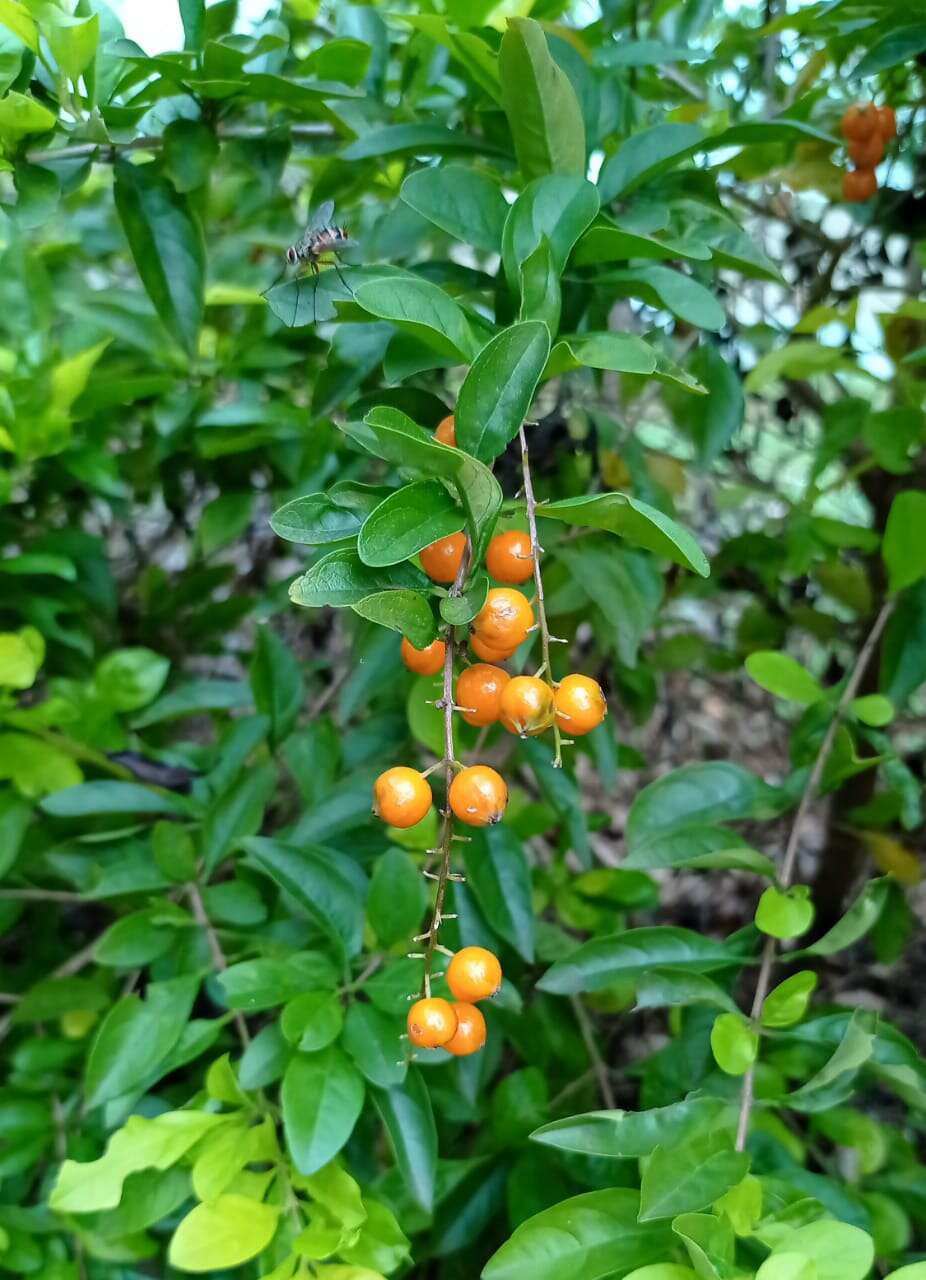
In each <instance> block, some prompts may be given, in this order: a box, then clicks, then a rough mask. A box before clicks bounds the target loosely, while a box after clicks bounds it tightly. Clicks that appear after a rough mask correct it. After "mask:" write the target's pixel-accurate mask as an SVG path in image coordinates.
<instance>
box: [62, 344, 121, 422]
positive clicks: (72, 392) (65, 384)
mask: <svg viewBox="0 0 926 1280" xmlns="http://www.w3.org/2000/svg"><path fill="white" fill-rule="evenodd" d="M109 342H110V339H109V338H104V339H103V341H102V342H98V343H97V344H96V346H94V347H87V349H86V350H85V351H80V352H78V353H77V355H76V356H71V357H70V358H69V359H67V360H62V361H61V363H60V364H59V365H56V366H55V368H54V369H52V371H51V405H50V408H51V409H52V410H53V411H55V412H58V413H67V411H68V410H69V409H70V407H71V405H72V404H73V403H74V401H75V400H76V399H77V397H78V396H79V395H80V394H81V392H82V391H83V390H84V388H85V387H86V385H87V380H88V378H89V377H90V372H91V370H92V369H93V366H94V365H95V364H96V362H97V360H99V358H100V356H101V355H102V354H103V352H104V351H105V350H106V348H107V347H108V346H109Z"/></svg>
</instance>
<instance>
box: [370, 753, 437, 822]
mask: <svg viewBox="0 0 926 1280" xmlns="http://www.w3.org/2000/svg"><path fill="white" fill-rule="evenodd" d="M430 807H431V788H430V786H429V785H428V780H427V778H425V777H424V775H423V774H420V773H419V772H418V770H417V769H408V768H406V767H405V765H396V766H395V768H393V769H387V770H386V772H385V773H381V774H380V775H379V777H378V778H377V779H376V781H375V782H374V783H373V812H374V813H375V814H376V816H377V817H378V818H382V820H383V822H388V823H389V825H390V826H391V827H413V826H414V825H415V824H416V823H417V822H420V821H421V819H422V818H423V817H424V815H425V814H426V813H427V811H428V810H429V809H430Z"/></svg>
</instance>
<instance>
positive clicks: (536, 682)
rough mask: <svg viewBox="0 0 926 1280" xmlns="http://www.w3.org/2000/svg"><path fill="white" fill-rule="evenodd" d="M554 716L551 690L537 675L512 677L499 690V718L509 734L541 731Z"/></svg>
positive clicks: (548, 724)
mask: <svg viewBox="0 0 926 1280" xmlns="http://www.w3.org/2000/svg"><path fill="white" fill-rule="evenodd" d="M553 715H554V711H553V690H552V689H551V688H550V686H549V685H548V684H547V683H546V681H545V680H541V679H539V677H537V676H515V678H514V679H513V680H510V681H509V682H508V684H506V685H505V687H504V689H503V690H502V699H501V713H500V715H499V719H500V720H501V722H502V724H503V725H504V726H505V728H506V729H507V730H508V732H509V733H519V734H520V735H521V736H522V737H524V736H525V735H526V734H530V735H531V736H533V735H534V734H536V733H543V731H544V729H549V727H550V725H551V724H552V723H553Z"/></svg>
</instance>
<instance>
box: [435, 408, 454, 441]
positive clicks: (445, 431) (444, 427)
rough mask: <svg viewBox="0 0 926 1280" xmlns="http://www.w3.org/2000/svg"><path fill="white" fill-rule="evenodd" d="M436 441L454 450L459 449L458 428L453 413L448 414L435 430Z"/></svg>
mask: <svg viewBox="0 0 926 1280" xmlns="http://www.w3.org/2000/svg"><path fill="white" fill-rule="evenodd" d="M434 439H435V440H439V441H440V442H441V444H449V445H450V447H451V448H452V449H455V448H456V447H457V426H456V423H455V422H454V419H453V414H452V413H448V414H447V416H446V418H441V420H440V422H439V423H438V424H437V426H436V427H435V428H434Z"/></svg>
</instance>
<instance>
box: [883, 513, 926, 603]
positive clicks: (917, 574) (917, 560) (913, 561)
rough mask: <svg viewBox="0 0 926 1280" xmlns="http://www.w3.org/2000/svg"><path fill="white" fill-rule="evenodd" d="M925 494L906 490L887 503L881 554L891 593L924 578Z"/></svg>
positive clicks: (925, 547)
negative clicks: (888, 510) (888, 504)
mask: <svg viewBox="0 0 926 1280" xmlns="http://www.w3.org/2000/svg"><path fill="white" fill-rule="evenodd" d="M924 528H926V493H920V492H919V491H917V490H916V489H906V490H905V491H904V492H903V493H898V495H897V497H896V498H895V499H894V501H893V502H892V503H891V509H890V512H889V513H888V517H887V526H886V528H885V530H884V541H883V543H882V546H881V554H882V556H883V557H884V563H885V566H886V568H887V583H888V587H889V588H890V590H891V591H892V592H896V591H903V590H904V589H905V588H906V587H912V586H913V585H914V583H916V582H919V581H920V579H921V578H923V577H926V540H924V538H923V529H924Z"/></svg>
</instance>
